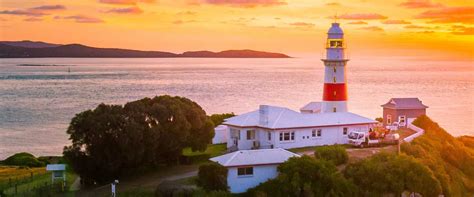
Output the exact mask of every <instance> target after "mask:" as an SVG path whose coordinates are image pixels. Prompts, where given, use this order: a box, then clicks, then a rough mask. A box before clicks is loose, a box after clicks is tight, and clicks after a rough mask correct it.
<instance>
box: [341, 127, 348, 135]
mask: <svg viewBox="0 0 474 197" xmlns="http://www.w3.org/2000/svg"><path fill="white" fill-rule="evenodd" d="M342 135H347V127H344V128H342Z"/></svg>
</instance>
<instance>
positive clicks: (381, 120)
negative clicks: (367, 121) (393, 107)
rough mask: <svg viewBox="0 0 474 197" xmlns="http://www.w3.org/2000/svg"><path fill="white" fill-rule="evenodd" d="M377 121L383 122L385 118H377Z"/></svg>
mask: <svg viewBox="0 0 474 197" xmlns="http://www.w3.org/2000/svg"><path fill="white" fill-rule="evenodd" d="M375 120H376V121H377V122H380V123H382V122H383V118H382V117H378V118H375Z"/></svg>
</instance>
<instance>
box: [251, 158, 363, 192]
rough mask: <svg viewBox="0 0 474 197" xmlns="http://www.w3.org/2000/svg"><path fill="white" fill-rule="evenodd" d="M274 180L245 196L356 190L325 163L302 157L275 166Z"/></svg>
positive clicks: (331, 165) (334, 168)
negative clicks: (276, 174)
mask: <svg viewBox="0 0 474 197" xmlns="http://www.w3.org/2000/svg"><path fill="white" fill-rule="evenodd" d="M278 172H279V175H278V176H277V178H276V179H272V180H269V181H267V182H265V183H262V184H260V185H259V186H257V187H256V188H253V189H250V190H249V191H248V192H247V193H246V195H247V196H271V197H300V196H355V195H356V194H357V191H358V190H357V187H356V186H355V185H354V184H353V183H352V182H351V181H350V180H347V179H345V178H344V177H343V176H342V174H341V173H339V172H338V170H337V168H336V166H335V165H334V164H333V163H332V162H329V161H326V160H318V159H315V158H313V157H309V156H307V155H304V156H302V157H292V158H290V159H288V161H286V162H285V163H283V164H281V165H280V166H278Z"/></svg>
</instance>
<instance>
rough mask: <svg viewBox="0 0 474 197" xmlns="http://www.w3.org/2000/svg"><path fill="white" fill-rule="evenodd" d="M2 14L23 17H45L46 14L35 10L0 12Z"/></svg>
mask: <svg viewBox="0 0 474 197" xmlns="http://www.w3.org/2000/svg"><path fill="white" fill-rule="evenodd" d="M0 14H9V15H21V16H43V15H46V13H43V12H37V11H34V10H3V11H0Z"/></svg>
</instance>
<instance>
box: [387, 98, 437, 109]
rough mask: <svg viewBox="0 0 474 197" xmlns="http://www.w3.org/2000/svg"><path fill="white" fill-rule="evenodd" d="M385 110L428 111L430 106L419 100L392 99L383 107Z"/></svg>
mask: <svg viewBox="0 0 474 197" xmlns="http://www.w3.org/2000/svg"><path fill="white" fill-rule="evenodd" d="M381 106H382V107H384V108H390V109H426V108H428V106H426V105H423V103H422V102H421V101H420V99H418V98H392V99H390V100H389V101H388V102H387V103H385V104H383V105H381Z"/></svg>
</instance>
